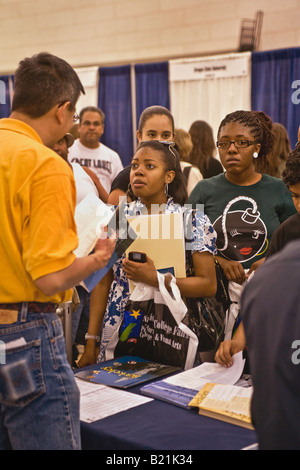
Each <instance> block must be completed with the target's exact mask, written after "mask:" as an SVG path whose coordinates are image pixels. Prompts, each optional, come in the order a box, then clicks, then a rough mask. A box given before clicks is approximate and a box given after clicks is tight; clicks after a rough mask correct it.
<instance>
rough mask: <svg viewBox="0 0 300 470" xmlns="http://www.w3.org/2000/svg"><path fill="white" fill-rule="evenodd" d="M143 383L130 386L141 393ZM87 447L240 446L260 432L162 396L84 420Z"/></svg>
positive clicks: (168, 448)
mask: <svg viewBox="0 0 300 470" xmlns="http://www.w3.org/2000/svg"><path fill="white" fill-rule="evenodd" d="M140 388H141V387H140V386H136V387H132V388H129V389H127V391H130V392H132V393H140ZM81 435H82V448H83V449H84V450H115V451H116V450H182V451H184V450H187V451H188V450H238V449H243V448H245V447H248V446H251V445H253V444H254V443H256V442H257V437H256V433H255V432H254V431H252V430H248V429H245V428H243V427H240V426H235V425H232V424H228V423H225V422H222V421H219V420H215V419H212V418H207V417H205V416H200V415H199V414H198V412H197V409H194V408H192V409H184V408H181V407H179V406H176V405H172V404H169V403H166V402H163V401H161V400H156V399H155V400H153V401H151V402H149V403H146V404H143V405H141V406H137V407H135V408H131V409H129V410H127V411H123V412H121V413H118V414H115V415H112V416H110V417H107V418H104V419H101V420H99V421H95V422H93V423H88V424H87V423H84V422H82V423H81Z"/></svg>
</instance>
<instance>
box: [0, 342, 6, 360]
mask: <svg viewBox="0 0 300 470" xmlns="http://www.w3.org/2000/svg"><path fill="white" fill-rule="evenodd" d="M1 364H6V353H5V343H4V341H1V340H0V365H1Z"/></svg>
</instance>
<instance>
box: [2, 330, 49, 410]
mask: <svg viewBox="0 0 300 470" xmlns="http://www.w3.org/2000/svg"><path fill="white" fill-rule="evenodd" d="M45 391H46V387H45V384H44V379H43V372H42V364H41V340H39V339H37V340H34V341H31V342H29V343H26V344H25V345H24V346H19V347H17V348H14V349H8V350H6V351H5V364H1V365H0V403H2V404H3V405H7V406H19V407H21V406H25V405H27V404H29V403H30V402H32V401H33V400H35V399H36V398H37V397H39V396H41V395H42V394H43V393H45Z"/></svg>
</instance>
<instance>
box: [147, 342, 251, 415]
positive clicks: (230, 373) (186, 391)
mask: <svg viewBox="0 0 300 470" xmlns="http://www.w3.org/2000/svg"><path fill="white" fill-rule="evenodd" d="M244 365H245V359H243V355H242V351H241V352H240V353H238V354H235V355H234V356H233V365H232V366H231V367H223V366H221V365H220V364H216V363H211V362H205V363H203V364H201V365H200V366H196V367H194V368H192V369H189V370H186V371H184V372H180V373H178V374H174V375H172V376H171V377H168V378H166V379H164V380H160V381H156V382H153V383H151V384H149V385H144V386H143V387H142V388H141V392H142V393H143V394H144V395H147V396H150V397H153V398H158V399H160V400H164V401H167V402H170V403H173V404H175V405H178V406H182V407H184V408H191V406H190V405H189V403H190V401H191V400H192V399H193V398H194V397H195V395H196V394H197V393H198V392H199V391H200V390H201V388H202V387H204V385H205V384H206V383H207V382H213V383H215V382H217V383H221V384H228V385H234V384H239V383H240V384H241V385H244V386H248V385H249V384H248V382H247V381H243V382H242V381H240V379H241V376H242V373H243V369H244Z"/></svg>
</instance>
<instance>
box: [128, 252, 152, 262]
mask: <svg viewBox="0 0 300 470" xmlns="http://www.w3.org/2000/svg"><path fill="white" fill-rule="evenodd" d="M128 258H129V259H130V261H135V262H136V263H146V261H147V256H146V254H145V253H140V252H139V251H131V252H130V253H129V255H128Z"/></svg>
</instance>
